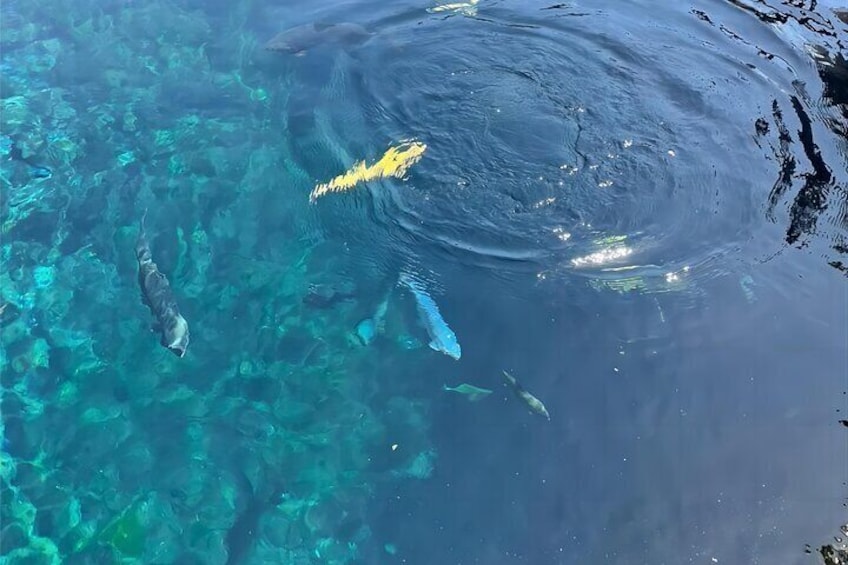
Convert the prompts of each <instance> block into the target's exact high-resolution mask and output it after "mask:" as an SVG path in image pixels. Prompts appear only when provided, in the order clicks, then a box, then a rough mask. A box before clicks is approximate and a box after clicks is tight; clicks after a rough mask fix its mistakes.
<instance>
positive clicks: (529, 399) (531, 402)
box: [503, 371, 551, 420]
mask: <svg viewBox="0 0 848 565" xmlns="http://www.w3.org/2000/svg"><path fill="white" fill-rule="evenodd" d="M503 374H504V378H506V382H508V383H509V385H510V386H511V387H512V390H514V391H515V394H516V395H517V396H518V398H520V399H521V400H523V401H524V403H525V404H527V406H529V407H530V410H532V411H533V412H535V413H536V414H539V415H541V416H544V417H545V418H547V419H548V420H550V419H551V415H550V414H548V410H547V408H545V405H544V404H542V401H541V400H539V399H538V398H536V397H535V396H533V395H532V394H530V393H529V392H527V391H526V390H524V387H523V386H521V383H519V382H518V381H517V380H516V379H515V377H513V376H512V375H510V374H509V373H508V372H506V371H504V372H503Z"/></svg>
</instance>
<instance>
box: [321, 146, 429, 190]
mask: <svg viewBox="0 0 848 565" xmlns="http://www.w3.org/2000/svg"><path fill="white" fill-rule="evenodd" d="M426 149H427V146H426V145H424V144H423V143H421V142H419V141H411V140H406V141H402V142H401V144H400V145H398V146H397V147H390V148H389V149H388V151H386V153H385V154H384V155H383V156H382V157H381V158H380V160H379V161H377V162H376V163H374V164H373V165H371V166H370V167H369V166H366V165H365V161H359V162H357V163H354V165H353V166H352V167H351V168H350V169H349V170H348V171H347V172H346V173H345V174H343V175H339V176H337V177H336V178H334V179H333V180H331V181H330V182H328V183H324V184H319V185H318V186H316V187H315V189H314V190H313V191H312V193H311V194H310V195H309V201H310V202H315V200H316V199H317V198H318V197H319V196H323V195H324V194H327V193H328V192H343V191H345V190H350V189H351V188H353V187H355V186H356V185H357V184H359V183H360V182H368V181H372V180H376V179H382V178H386V177H395V178H402V177H403V176H404V175H405V174H406V172H407V171H408V170H409V168H410V167H412V165H414V164H415V163H417V162H418V161H420V160H421V157H422V156H423V155H424V151H425V150H426Z"/></svg>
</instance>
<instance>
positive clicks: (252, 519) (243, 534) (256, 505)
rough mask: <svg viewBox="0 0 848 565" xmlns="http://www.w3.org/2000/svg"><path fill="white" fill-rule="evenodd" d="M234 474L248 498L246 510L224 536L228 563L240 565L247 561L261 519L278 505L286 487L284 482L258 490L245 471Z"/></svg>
mask: <svg viewBox="0 0 848 565" xmlns="http://www.w3.org/2000/svg"><path fill="white" fill-rule="evenodd" d="M234 475H235V477H236V480H237V482H238V483H239V484H240V486H241V488H242V490H243V491H244V493H245V496H247V497H248V500H247V504H246V505H245V508H244V510H243V511H242V512H241V514H239V515H238V517H236V520H235V522H233V525H232V526H231V527H230V529H229V530H228V531H227V535H226V537H225V538H224V547H226V548H227V562H226V565H238V564H239V563H245V562H246V558H247V557H248V555H249V553H250V551H251V550H252V549H253V546H254V544H255V539H256V534H257V530H258V529H259V520H260V519H261V518H262V516H263V515H265V513H266V512H268V510H270V509H271V508H273V507H274V506H276V505H277V504H278V503H279V502H280V499H281V498H282V496H283V495H284V494H285V493H286V488H285V486H284V485H283V484H282V482H279V483H277V484H269V485H267V486H266V487H265V489H264V491H263V492H258V491H257V490H256V489H255V488H254V487H253V484H252V483H251V482H250V479H248V478H247V475H245V474H244V471H242V470H241V469H235V471H234Z"/></svg>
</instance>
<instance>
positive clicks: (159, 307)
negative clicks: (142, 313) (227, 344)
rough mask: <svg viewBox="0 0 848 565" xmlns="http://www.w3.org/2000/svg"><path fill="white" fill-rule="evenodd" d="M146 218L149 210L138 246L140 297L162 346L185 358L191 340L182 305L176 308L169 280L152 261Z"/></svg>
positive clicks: (137, 242)
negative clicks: (151, 315)
mask: <svg viewBox="0 0 848 565" xmlns="http://www.w3.org/2000/svg"><path fill="white" fill-rule="evenodd" d="M146 217H147V211H145V212H144V216H142V218H141V226H140V229H139V233H138V240H137V241H136V244H135V254H136V258H137V259H138V284H139V286H141V297H142V300H143V301H144V303H145V304H146V305H147V307H148V308H150V311H151V312H153V315H154V316H155V317H156V325H155V327H156V329H157V330H158V331H159V332H160V334H161V339H160V343H161V344H162V346H164V347H166V348H167V349H168V350H169V351H171V352H172V353H173V354H174V355H176V356H177V357H183V356H184V355H185V352H186V348H187V347H188V341H189V332H188V322H186V320H185V318H183V317H182V315H181V314H180V309H179V306H177V301H176V299H175V298H174V293H173V292H172V291H171V285H170V284H169V283H168V279H167V277H165V275H164V274H162V273H161V272H159V268H158V267H157V266H156V263H154V262H153V256H152V255H151V253H150V246H149V245H148V243H147V238H146V236H145V233H144V220H145V218H146Z"/></svg>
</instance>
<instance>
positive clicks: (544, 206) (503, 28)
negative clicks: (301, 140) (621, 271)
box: [352, 10, 773, 273]
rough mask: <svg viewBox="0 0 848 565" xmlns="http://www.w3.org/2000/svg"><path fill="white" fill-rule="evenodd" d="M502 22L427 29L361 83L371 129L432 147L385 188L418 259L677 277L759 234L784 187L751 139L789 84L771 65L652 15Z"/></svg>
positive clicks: (391, 212)
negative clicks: (767, 72) (430, 255)
mask: <svg viewBox="0 0 848 565" xmlns="http://www.w3.org/2000/svg"><path fill="white" fill-rule="evenodd" d="M496 12H497V11H496V10H493V11H491V12H487V13H486V18H485V19H483V18H482V14H481V18H462V17H456V18H449V19H428V20H426V21H424V22H423V23H422V24H421V25H419V26H416V27H415V28H413V31H412V32H408V33H405V34H403V33H398V34H396V35H397V36H399V37H403V44H402V45H400V46H396V47H395V48H394V49H377V48H374V49H368V50H363V53H362V54H361V62H360V65H361V68H363V69H366V68H367V69H379V70H378V71H369V72H368V73H363V74H364V76H363V79H362V80H361V81H359V82H358V83H357V88H356V90H355V96H356V97H357V103H358V105H359V106H360V107H361V108H364V109H365V110H364V111H365V122H366V123H367V124H368V127H369V128H370V130H371V131H372V135H373V136H374V137H375V138H379V139H383V140H386V139H390V140H396V139H401V138H405V137H416V138H418V139H420V140H422V141H424V142H425V143H427V145H428V150H427V153H426V155H425V157H424V159H423V160H422V161H421V162H420V163H419V164H417V165H416V166H415V167H414V168H413V170H412V172H411V173H410V175H409V179H408V182H407V183H405V184H403V185H401V184H400V183H386V184H383V185H381V186H380V187H379V189H378V190H374V191H372V194H373V196H374V200H375V211H376V212H375V216H376V219H377V220H378V221H379V222H381V223H382V224H383V225H384V226H385V227H387V228H388V232H389V234H390V237H391V238H393V239H394V240H395V241H396V242H397V243H398V245H401V246H402V247H403V249H404V250H405V252H407V253H409V252H410V251H412V252H418V253H425V252H427V250H438V251H442V252H448V253H450V254H452V255H457V254H458V255H460V256H461V258H462V260H463V261H464V262H470V263H477V264H483V265H487V266H497V268H498V269H504V268H506V269H525V268H526V269H530V270H533V271H535V272H542V273H550V272H556V271H560V270H562V269H568V270H569V271H571V270H577V271H580V270H589V271H591V270H592V269H598V268H602V267H603V268H610V267H612V268H615V267H621V266H633V265H653V266H661V267H663V268H666V267H667V268H668V269H670V270H673V269H680V268H683V267H684V266H687V265H693V264H698V263H703V262H705V261H708V260H709V259H710V258H711V257H712V256H714V255H716V254H724V253H726V252H727V251H728V250H733V249H736V248H738V247H739V246H740V245H742V244H743V243H745V242H746V241H747V240H748V239H749V238H750V237H751V235H752V231H753V230H754V229H755V226H756V224H757V223H758V219H759V218H760V216H759V214H760V210H759V204H758V203H759V202H762V200H763V193H764V192H763V191H767V190H768V187H767V186H766V185H767V184H769V183H770V179H771V177H772V176H773V173H772V170H771V169H770V166H769V164H768V162H767V161H766V160H765V159H764V158H763V154H762V152H761V151H760V150H759V149H758V148H757V147H756V145H755V143H754V142H753V139H752V135H751V133H752V132H751V131H748V130H747V129H746V128H745V126H746V125H747V124H752V123H753V121H754V119H755V117H756V115H757V112H758V111H759V109H760V108H759V107H758V104H759V103H760V102H762V101H764V100H767V99H768V96H767V92H768V89H769V88H773V83H772V82H771V81H769V80H766V79H764V78H762V72H758V73H755V72H754V71H753V70H751V68H749V67H748V66H746V65H745V64H743V63H742V62H739V61H736V60H732V59H729V58H727V57H726V56H724V55H721V54H720V53H719V52H718V51H717V50H713V49H711V48H710V47H709V46H708V45H707V44H706V43H705V42H704V40H703V39H701V38H696V37H691V36H681V35H680V34H678V32H677V31H675V29H673V28H656V29H654V28H651V27H650V24H649V23H646V22H645V19H644V18H639V17H637V16H638V14H634V17H633V18H623V17H621V15H620V14H619V15H618V16H617V17H616V18H615V19H614V20H613V19H612V18H606V17H605V15H604V14H603V13H596V14H590V15H588V16H586V17H581V18H577V17H573V18H547V19H539V20H538V21H529V22H524V23H522V24H521V25H516V24H515V22H514V21H513V19H512V14H509V13H505V12H503V13H496ZM623 21H624V22H629V23H628V24H627V25H628V26H630V27H629V28H628V29H613V26H615V25H621V24H620V23H621V22H623ZM508 22H509V23H508ZM616 22H617V23H616ZM690 29H691V28H690ZM646 38H650V39H651V41H646ZM671 44H673V45H675V48H674V49H673V50H671V49H669V48H667V47H666V45H671ZM693 69H710V71H709V72H710V74H703V73H699V72H695V71H693ZM719 86H720V88H719ZM352 94H354V93H352ZM764 179H765V182H763V181H764ZM711 264H713V265H714V264H715V263H714V262H713V263H711Z"/></svg>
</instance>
